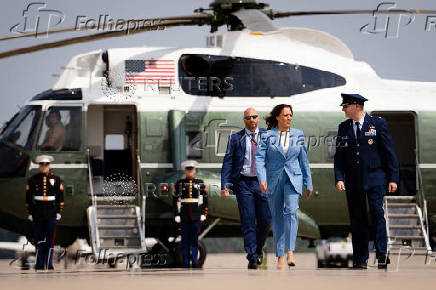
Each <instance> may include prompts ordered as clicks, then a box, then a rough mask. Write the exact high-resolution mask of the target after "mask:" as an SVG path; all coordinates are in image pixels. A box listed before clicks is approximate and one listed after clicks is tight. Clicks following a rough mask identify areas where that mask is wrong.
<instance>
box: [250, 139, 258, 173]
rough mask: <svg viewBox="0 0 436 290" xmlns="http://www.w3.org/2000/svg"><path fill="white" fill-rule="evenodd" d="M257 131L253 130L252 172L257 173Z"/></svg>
mask: <svg viewBox="0 0 436 290" xmlns="http://www.w3.org/2000/svg"><path fill="white" fill-rule="evenodd" d="M255 136H256V133H254V132H251V174H253V175H256V162H255V156H256V150H257V142H256V137H255Z"/></svg>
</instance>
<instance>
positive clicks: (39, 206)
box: [26, 172, 64, 220]
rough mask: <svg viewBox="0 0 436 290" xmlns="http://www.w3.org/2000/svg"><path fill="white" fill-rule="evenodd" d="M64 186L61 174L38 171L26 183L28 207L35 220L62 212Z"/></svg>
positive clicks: (54, 216) (50, 217)
mask: <svg viewBox="0 0 436 290" xmlns="http://www.w3.org/2000/svg"><path fill="white" fill-rule="evenodd" d="M63 206H64V186H63V183H62V181H61V179H60V178H59V176H56V175H54V174H53V173H51V172H50V173H49V174H48V175H46V174H43V173H37V174H35V175H33V176H32V177H30V178H29V180H28V182H27V185H26V208H27V211H28V213H29V214H31V215H32V217H33V219H34V220H48V219H52V218H56V214H57V213H59V214H62V211H63Z"/></svg>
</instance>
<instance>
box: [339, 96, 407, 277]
mask: <svg viewBox="0 0 436 290" xmlns="http://www.w3.org/2000/svg"><path fill="white" fill-rule="evenodd" d="M342 98H343V101H342V104H341V106H342V107H343V108H342V111H344V112H345V115H346V116H347V117H349V119H348V120H346V121H344V122H342V123H341V124H340V125H339V128H338V138H337V144H336V145H337V146H336V154H335V157H334V171H335V183H336V188H337V189H338V190H339V191H346V196H347V203H348V211H349V216H350V222H351V233H352V243H353V263H354V268H356V269H366V268H367V260H368V256H369V252H368V241H369V229H368V216H367V206H366V203H367V201H368V204H369V209H370V215H371V218H372V221H373V223H374V226H375V231H376V232H375V243H374V244H375V248H376V255H377V259H378V267H379V268H386V267H387V264H388V263H389V257H388V256H387V234H386V220H385V218H384V211H383V197H384V196H385V194H386V189H387V188H388V191H389V192H394V191H395V190H396V189H397V184H398V182H399V170H398V162H397V158H396V156H395V152H394V147H393V145H392V139H391V137H390V135H389V133H388V130H387V125H386V121H385V120H384V119H382V118H380V117H373V116H370V115H368V114H367V113H365V111H364V110H363V105H364V102H365V101H367V99H366V98H364V97H362V96H361V95H359V94H342Z"/></svg>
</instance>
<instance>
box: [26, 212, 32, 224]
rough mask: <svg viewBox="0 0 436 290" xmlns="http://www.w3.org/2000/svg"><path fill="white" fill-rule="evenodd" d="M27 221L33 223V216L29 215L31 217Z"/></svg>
mask: <svg viewBox="0 0 436 290" xmlns="http://www.w3.org/2000/svg"><path fill="white" fill-rule="evenodd" d="M27 219H28V220H29V221H31V222H33V217H32V215H31V214H29V216H28V217H27Z"/></svg>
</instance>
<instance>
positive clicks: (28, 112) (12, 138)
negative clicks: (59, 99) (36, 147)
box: [2, 106, 41, 149]
mask: <svg viewBox="0 0 436 290" xmlns="http://www.w3.org/2000/svg"><path fill="white" fill-rule="evenodd" d="M40 115H41V106H26V107H24V108H23V109H22V110H21V112H20V113H19V114H18V115H16V116H14V118H13V119H12V120H11V122H10V123H9V124H8V125H7V127H6V128H5V130H4V134H3V136H2V140H4V141H5V142H8V143H11V144H14V145H18V146H20V147H23V148H26V149H31V148H32V144H33V140H34V138H35V128H36V125H37V123H38V120H39V116H40Z"/></svg>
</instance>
